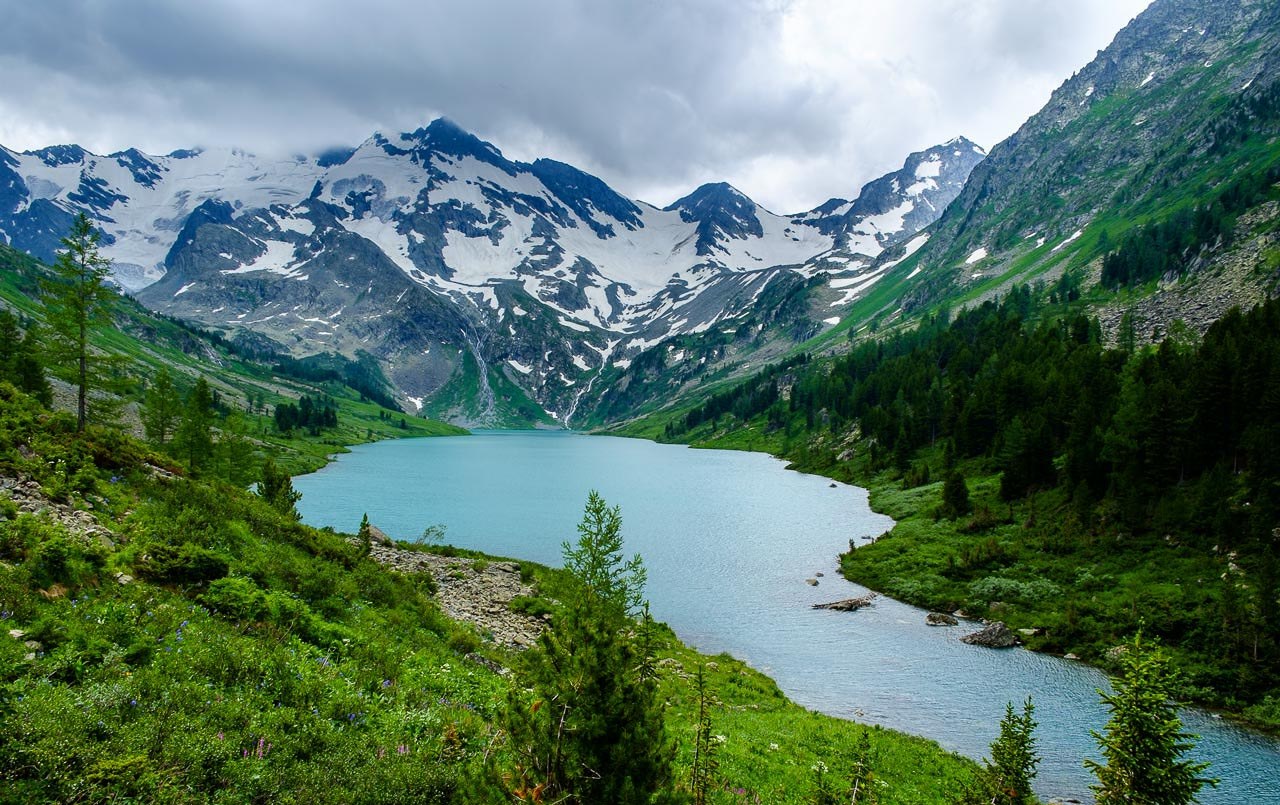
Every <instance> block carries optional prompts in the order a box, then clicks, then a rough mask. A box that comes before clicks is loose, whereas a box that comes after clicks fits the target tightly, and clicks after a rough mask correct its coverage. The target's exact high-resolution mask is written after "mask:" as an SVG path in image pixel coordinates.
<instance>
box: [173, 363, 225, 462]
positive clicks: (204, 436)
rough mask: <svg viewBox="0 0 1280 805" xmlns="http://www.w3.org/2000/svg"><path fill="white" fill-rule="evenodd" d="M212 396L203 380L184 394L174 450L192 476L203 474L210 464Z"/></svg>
mask: <svg viewBox="0 0 1280 805" xmlns="http://www.w3.org/2000/svg"><path fill="white" fill-rule="evenodd" d="M214 416H215V411H214V402H213V392H212V390H211V389H210V388H209V381H207V380H205V379H204V377H200V378H198V379H197V380H196V384H195V385H194V386H193V387H192V388H191V391H190V392H189V393H188V394H187V398H186V400H184V401H183V404H182V416H181V418H180V420H179V422H178V429H177V432H176V433H175V434H174V437H173V441H174V449H175V451H176V452H177V454H178V457H179V458H181V459H182V460H183V461H184V462H185V463H186V465H187V469H188V470H190V471H191V473H192V474H193V475H199V474H201V473H202V472H204V471H205V470H206V469H208V468H209V466H210V465H211V464H212V462H213V423H214Z"/></svg>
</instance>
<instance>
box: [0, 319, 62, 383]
mask: <svg viewBox="0 0 1280 805" xmlns="http://www.w3.org/2000/svg"><path fill="white" fill-rule="evenodd" d="M36 332H37V331H36V328H35V325H34V324H31V323H27V325H26V332H25V333H23V332H22V331H21V329H20V328H19V322H18V318H17V317H16V316H14V315H13V314H12V313H10V312H9V311H8V310H5V309H3V308H0V380H7V381H9V382H10V383H12V384H13V385H15V386H17V388H18V389H19V390H20V391H24V392H26V393H27V394H30V395H31V396H33V397H35V398H36V399H37V400H39V401H40V402H41V403H42V404H43V405H50V404H51V403H52V402H53V389H52V388H50V386H49V381H48V380H47V379H46V378H45V376H44V367H43V366H42V365H41V363H40V359H39V358H38V357H36V356H37V355H38V354H39V347H38V346H37V335H36Z"/></svg>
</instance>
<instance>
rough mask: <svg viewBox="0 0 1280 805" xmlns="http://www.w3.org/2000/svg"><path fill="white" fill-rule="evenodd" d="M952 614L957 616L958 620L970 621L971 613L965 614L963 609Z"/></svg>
mask: <svg viewBox="0 0 1280 805" xmlns="http://www.w3.org/2000/svg"><path fill="white" fill-rule="evenodd" d="M951 614H952V615H955V616H956V617H957V618H965V619H968V617H969V613H968V612H965V611H964V610H963V609H957V610H956V611H955V612H952V613H951Z"/></svg>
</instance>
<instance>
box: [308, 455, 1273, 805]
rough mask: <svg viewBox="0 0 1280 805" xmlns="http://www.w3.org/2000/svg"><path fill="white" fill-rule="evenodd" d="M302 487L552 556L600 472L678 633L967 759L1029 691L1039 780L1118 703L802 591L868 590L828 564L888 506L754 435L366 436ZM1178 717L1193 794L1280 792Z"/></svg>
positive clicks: (654, 598)
mask: <svg viewBox="0 0 1280 805" xmlns="http://www.w3.org/2000/svg"><path fill="white" fill-rule="evenodd" d="M294 486H295V488H296V489H297V490H298V491H300V492H302V500H301V502H300V503H299V505H298V508H299V510H300V511H301V513H302V515H303V519H304V521H306V522H307V523H309V524H311V525H315V526H324V525H331V526H333V527H335V528H338V529H339V530H345V531H350V532H354V531H355V530H356V528H357V527H358V525H359V523H360V517H361V515H362V514H363V513H365V512H367V513H368V514H369V519H370V521H371V522H373V523H374V524H376V525H378V526H379V527H380V528H382V529H383V530H384V531H386V532H387V533H388V534H390V535H391V536H393V537H395V538H397V539H416V538H417V537H418V536H419V535H421V534H422V532H423V529H424V528H425V527H427V526H429V525H433V524H440V525H443V526H445V528H446V530H447V533H446V537H445V539H446V541H447V542H449V543H451V544H454V545H458V546H460V547H466V548H473V549H476V550H481V551H485V552H487V553H491V554H497V555H504V556H511V557H516V558H521V559H530V560H533V561H537V562H541V563H545V564H553V565H558V564H560V557H561V544H562V543H563V542H564V541H566V540H574V539H576V537H577V533H576V528H575V526H576V525H577V523H578V521H579V519H580V518H581V516H582V508H583V504H584V503H585V502H586V498H587V493H588V491H589V490H592V489H595V490H597V491H599V492H600V494H601V495H602V496H603V497H604V498H605V500H606V501H607V502H609V503H610V504H617V505H619V506H621V508H622V521H623V536H624V539H625V544H626V550H627V552H628V553H629V554H630V553H633V552H636V553H639V554H640V555H641V556H642V557H643V559H644V563H645V566H646V568H647V570H648V577H649V584H648V596H649V599H650V602H651V606H652V611H653V614H654V616H655V617H656V618H658V619H659V620H663V621H666V622H667V623H669V624H670V625H671V627H672V628H673V629H675V631H676V633H677V634H679V635H680V637H681V638H682V639H684V640H685V641H686V642H687V643H689V644H691V645H693V646H695V647H697V648H698V649H700V650H702V651H704V652H709V653H719V652H727V653H729V654H732V655H733V656H735V657H739V658H741V659H743V660H745V661H747V662H749V663H750V664H751V665H752V666H754V667H756V668H758V669H760V670H761V671H764V672H765V673H767V674H769V675H770V676H772V677H773V678H774V679H775V680H777V682H778V685H779V686H780V687H781V688H782V690H783V691H785V692H786V693H787V695H788V696H790V697H791V698H792V699H793V700H795V701H796V702H799V703H800V704H802V705H805V706H807V707H810V708H813V709H815V710H819V711H821V712H824V713H829V714H831V715H835V716H841V717H848V718H854V719H857V720H859V721H863V722H870V723H877V724H882V725H884V726H886V727H892V728H894V729H899V730H902V731H904V732H909V733H914V734H917V735H923V736H927V737H929V738H932V739H934V740H936V741H937V742H938V743H940V744H941V745H942V746H944V747H946V748H947V749H950V750H953V751H957V752H961V753H963V754H966V755H968V756H970V757H973V758H981V757H983V756H984V755H985V754H986V753H987V751H988V749H989V746H990V744H991V741H992V740H993V739H994V738H995V736H996V733H997V731H998V725H999V722H1000V719H1001V717H1002V716H1003V715H1004V708H1005V703H1006V702H1010V701H1012V702H1014V703H1015V705H1020V703H1021V702H1022V701H1023V700H1024V699H1025V698H1026V697H1027V696H1028V695H1030V696H1032V697H1033V698H1034V701H1035V705H1036V714H1035V717H1036V720H1037V721H1038V722H1039V727H1038V728H1037V730H1036V737H1037V739H1038V741H1039V749H1040V752H1041V755H1042V757H1043V760H1042V762H1041V764H1040V768H1039V775H1038V777H1037V785H1036V790H1037V792H1038V793H1039V794H1040V795H1041V796H1042V797H1046V798H1047V797H1050V796H1056V797H1071V798H1075V799H1079V800H1081V801H1084V802H1089V801H1091V796H1090V792H1089V784H1090V783H1091V782H1093V778H1092V776H1091V775H1090V774H1089V773H1088V772H1086V771H1085V769H1084V768H1083V766H1082V765H1081V761H1082V759H1083V758H1085V757H1092V758H1095V759H1099V756H1098V752H1097V747H1096V744H1095V742H1094V740H1093V739H1092V737H1091V736H1090V734H1089V732H1090V730H1101V729H1102V727H1103V725H1104V724H1105V723H1106V720H1107V714H1106V711H1105V709H1104V708H1103V707H1102V705H1101V703H1100V701H1099V699H1098V694H1097V692H1096V689H1097V688H1099V687H1104V686H1105V685H1106V679H1105V677H1104V676H1103V675H1102V674H1100V673H1098V672H1097V671H1095V670H1093V669H1091V668H1089V667H1087V666H1085V665H1082V664H1080V663H1076V662H1070V661H1067V660H1062V659H1059V658H1056V657H1049V656H1045V655H1040V654H1035V653H1032V652H1029V651H1024V650H1022V649H1012V650H1003V651H999V650H993V649H984V648H979V647H974V646H968V645H965V644H964V643H961V642H960V640H959V637H960V636H961V635H962V634H965V633H966V632H968V631H973V630H974V629H975V628H976V626H974V625H965V626H961V627H956V628H946V627H929V626H926V625H925V623H924V615H925V612H924V611H923V610H919V609H916V608H914V607H909V606H907V605H905V604H901V603H899V602H897V601H893V600H891V599H888V598H884V597H880V598H878V599H877V600H876V602H875V604H874V605H873V606H872V607H869V608H867V609H863V610H861V611H858V612H854V613H847V612H832V611H826V610H814V609H811V605H812V604H815V603H821V602H826V601H833V600H838V599H841V598H848V597H850V596H853V595H858V594H861V593H862V592H865V591H864V590H863V589H862V588H860V587H858V586H857V585H854V584H851V583H849V582H847V581H845V580H844V579H842V578H840V577H839V575H838V573H837V568H836V564H837V562H836V557H837V555H838V554H839V553H840V552H841V551H843V550H845V549H846V547H847V546H848V544H849V541H850V540H854V541H855V543H861V542H862V541H863V537H873V536H876V535H879V534H881V533H883V532H884V531H885V530H886V529H888V528H889V527H890V526H891V525H892V520H890V519H889V518H888V517H885V516H883V515H879V514H876V513H875V512H872V511H871V510H870V508H869V507H868V505H867V493H866V491H865V490H862V489H859V488H857V487H852V486H847V485H844V484H834V485H833V484H832V482H831V481H829V480H828V479H826V478H821V477H818V476H812V475H804V474H802V473H797V472H792V471H789V470H786V469H785V468H784V465H783V462H781V461H779V460H777V459H774V458H772V457H769V456H766V455H763V454H759V453H740V452H731V451H720V450H693V449H690V448H687V447H683V446H679V445H661V444H655V443H653V442H647V441H642V440H636V439H619V438H611V437H597V436H590V437H588V436H582V435H578V434H573V433H567V432H559V431H488V432H485V431H481V432H478V433H476V434H475V435H472V436H468V437H460V438H435V439H408V440H398V441H386V442H379V443H376V444H370V445H361V446H358V447H356V448H354V449H353V450H352V452H351V453H349V454H344V455H341V456H339V457H338V459H337V460H336V461H335V462H333V463H331V464H330V465H329V466H327V467H325V468H324V469H322V470H320V471H319V472H316V473H312V474H310V475H304V476H300V477H298V478H296V479H294ZM818 574H823V575H822V576H820V577H819V576H818ZM811 578H817V579H818V581H819V584H818V585H817V586H811V585H810V584H807V583H806V579H811ZM1183 719H1184V724H1185V725H1186V726H1187V727H1188V728H1189V729H1191V730H1192V731H1194V732H1197V733H1199V734H1200V735H1201V739H1200V742H1199V745H1198V746H1197V748H1196V750H1195V752H1194V756H1195V757H1197V758H1199V759H1203V760H1208V761H1210V762H1211V763H1212V764H1213V766H1212V768H1211V770H1210V771H1211V774H1212V775H1214V776H1216V777H1218V778H1220V779H1221V784H1220V786H1219V787H1218V789H1216V790H1206V791H1204V792H1203V793H1202V794H1201V801H1202V802H1204V803H1210V804H1211V805H1237V804H1238V805H1246V803H1247V804H1248V805H1259V804H1260V803H1277V804H1278V805H1280V741H1276V740H1273V739H1270V738H1266V737H1264V736H1260V735H1257V734H1254V733H1252V732H1248V731H1245V730H1241V729H1238V728H1236V727H1234V726H1232V725H1231V724H1229V723H1227V722H1225V721H1223V720H1221V719H1217V718H1213V717H1212V716H1210V715H1208V714H1205V713H1203V712H1199V711H1194V710H1191V711H1185V712H1184V714H1183Z"/></svg>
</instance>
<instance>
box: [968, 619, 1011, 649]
mask: <svg viewBox="0 0 1280 805" xmlns="http://www.w3.org/2000/svg"><path fill="white" fill-rule="evenodd" d="M960 642H962V643H968V644H969V645H971V646H986V647H987V648H1013V647H1014V646H1016V645H1018V643H1020V642H1021V641H1019V640H1018V637H1017V635H1015V634H1014V633H1013V632H1011V631H1009V627H1007V626H1005V625H1004V622H1003V621H993V622H991V623H989V624H987V625H986V626H985V627H983V628H982V629H980V630H978V631H976V632H973V633H972V634H967V635H965V636H964V637H962V638H960Z"/></svg>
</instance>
